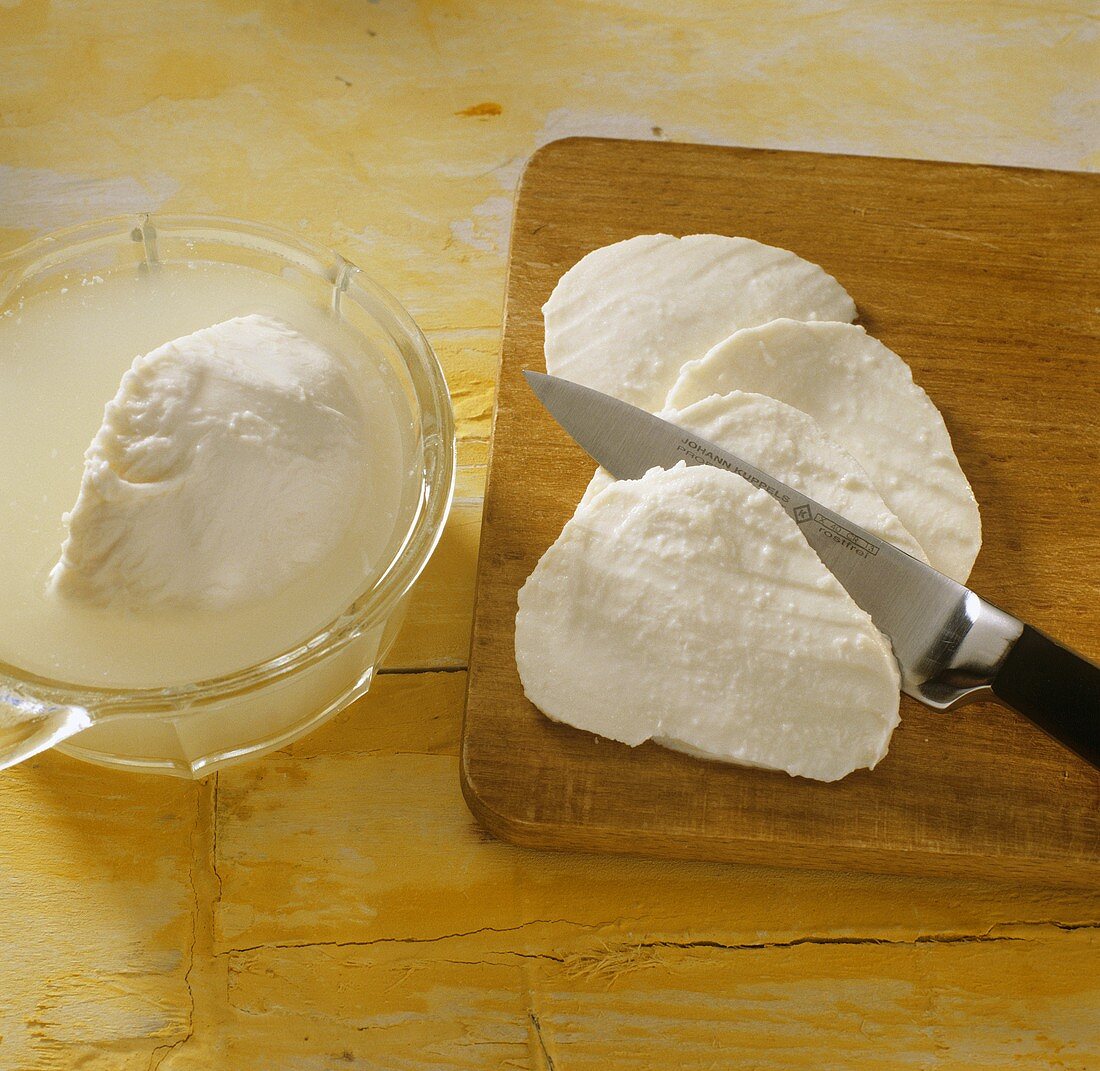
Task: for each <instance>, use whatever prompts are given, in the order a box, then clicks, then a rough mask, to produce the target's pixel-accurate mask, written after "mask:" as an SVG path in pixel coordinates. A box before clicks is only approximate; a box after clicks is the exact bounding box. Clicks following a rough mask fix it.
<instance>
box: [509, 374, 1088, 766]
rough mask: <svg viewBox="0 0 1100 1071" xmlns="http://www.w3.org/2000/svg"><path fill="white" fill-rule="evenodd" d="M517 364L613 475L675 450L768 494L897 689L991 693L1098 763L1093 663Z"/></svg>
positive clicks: (950, 704)
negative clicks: (861, 618)
mask: <svg viewBox="0 0 1100 1071" xmlns="http://www.w3.org/2000/svg"><path fill="white" fill-rule="evenodd" d="M523 374H524V376H525V377H526V379H527V382H528V384H529V385H530V387H531V389H532V390H533V391H534V392H535V394H536V395H537V396H538V399H539V401H541V402H542V404H543V405H544V406H545V407H546V408H547V409H548V410H549V412H550V415H551V416H553V417H554V419H555V420H556V421H557V422H558V423H559V424H560V425H561V426H562V427H563V428H564V429H565V430H566V431H567V432H568V433H569V434H570V436H572V438H573V439H574V440H576V442H577V443H578V444H579V445H580V446H581V447H583V448H584V450H585V451H586V452H587V453H588V454H589V455H590V456H591V457H592V458H593V460H595V461H597V462H599V464H600V465H602V466H603V467H604V468H605V469H607V471H608V472H610V473H611V475H612V476H614V477H615V478H616V479H620V480H636V479H638V478H639V477H641V476H644V475H645V473H646V472H648V471H649V470H650V469H652V468H671V467H672V466H673V465H675V464H676V463H677V462H680V461H685V462H687V464H689V465H713V466H715V467H717V468H722V469H728V470H729V471H731V472H735V473H737V475H739V476H742V477H744V478H745V479H746V480H748V481H749V482H750V483H752V484H755V485H756V486H757V487H761V488H763V489H764V490H765V491H767V492H768V493H769V494H771V495H772V496H773V497H774V498H776V499H777V500H778V501H779V504H780V505H781V506H782V507H783V508H784V509H785V510H786V511H787V513H788V514H789V515H790V516H791V517H792V518H793V519H794V521H795V522H796V523H797V524H798V526H799V528H800V529H801V530H802V534H803V535H804V536H805V537H806V540H807V542H808V543H809V544H810V546H811V547H813V548H814V550H815V551H816V552H817V555H818V557H819V558H820V559H821V560H822V562H824V564H825V565H826V567H827V568H828V569H830V570H831V571H832V573H833V575H834V576H836V578H837V579H838V580H839V581H840V582H841V584H843V585H844V587H845V588H846V589H847V590H848V594H849V595H851V596H852V598H853V599H854V600H855V602H856V603H857V604H858V605H859V606H860V607H861V608H862V609H864V610H865V611H866V612H867V613H868V614H870V616H871V620H872V621H874V623H875V626H876V627H877V628H878V629H879V631H880V632H882V633H884V634H885V635H886V636H887V637H888V638H889V640H890V642H891V643H892V644H893V647H894V655H895V657H896V658H897V660H898V666H899V669H900V671H901V690H902V691H903V692H905V693H906V695H911V696H912V697H913V698H914V699H917V700H919V701H920V702H921V703H924V704H925V705H926V706H929V707H932V708H934V709H935V710H945V711H946V710H951V709H953V708H954V707H957V706H960V705H961V704H963V703H967V702H971V701H973V700H976V699H984V698H988V697H989V696H995V697H996V698H997V699H999V700H1000V701H1001V702H1002V703H1004V704H1005V705H1006V706H1009V707H1011V708H1013V709H1014V710H1016V711H1018V712H1019V713H1021V714H1023V715H1024V716H1025V717H1027V718H1029V719H1030V720H1031V721H1033V722H1034V723H1035V724H1036V725H1038V726H1039V728H1041V729H1043V730H1044V731H1045V732H1047V733H1048V734H1049V735H1050V736H1052V737H1054V739H1055V740H1058V741H1060V742H1061V743H1062V744H1064V745H1065V746H1066V747H1068V748H1070V749H1071V750H1072V751H1075V752H1076V753H1077V754H1078V755H1080V756H1081V757H1082V758H1083V759H1086V760H1087V761H1088V762H1090V763H1092V764H1093V765H1094V766H1097V767H1100V666H1097V665H1096V664H1094V663H1093V662H1090V661H1089V660H1088V659H1086V658H1084V657H1082V656H1081V655H1079V654H1077V653H1076V652H1074V651H1071V650H1070V649H1069V648H1067V647H1064V646H1062V644H1060V643H1058V642H1056V641H1055V640H1052V639H1051V638H1050V637H1049V636H1047V635H1045V634H1044V633H1042V632H1040V631H1039V630H1038V629H1035V628H1032V627H1031V626H1030V625H1026V624H1024V622H1022V621H1020V620H1018V619H1017V618H1015V617H1013V616H1012V615H1011V614H1007V613H1005V612H1004V610H1001V609H999V608H998V607H996V606H994V605H993V604H992V603H990V602H987V601H986V600H985V599H983V598H981V597H980V596H978V595H976V594H975V593H974V592H973V591H971V590H970V589H969V588H966V587H963V585H962V584H959V583H957V582H956V581H954V580H952V579H951V578H950V577H947V576H944V575H943V573H939V572H937V571H936V570H935V569H933V568H931V567H930V566H928V565H925V564H924V563H923V562H920V561H918V560H917V559H916V558H914V557H912V556H911V555H909V554H906V553H905V551H903V550H899V549H898V548H897V547H895V546H893V544H891V543H887V542H884V541H883V540H881V539H879V538H878V537H877V536H873V535H871V533H870V532H868V531H866V530H865V529H863V528H861V527H860V526H859V525H857V524H855V523H854V522H852V521H849V520H847V519H846V518H844V517H842V516H840V515H839V514H837V513H834V512H833V511H832V510H830V509H828V508H827V507H825V506H823V505H821V503H820V502H816V501H814V499H812V498H807V496H806V495H804V494H802V493H801V492H800V491H797V490H795V488H793V487H788V486H787V485H786V484H785V483H782V482H781V481H780V480H777V479H776V478H775V477H774V476H771V475H769V474H768V473H767V472H764V471H763V470H762V469H759V468H757V467H756V466H755V465H753V464H751V463H750V462H748V461H745V460H744V459H743V458H740V457H738V456H737V455H736V454H732V453H730V451H728V450H725V449H723V448H722V447H720V446H717V445H716V444H714V443H712V442H708V441H707V440H705V439H701V438H700V437H699V436H698V435H695V434H694V433H693V432H691V431H688V430H687V429H685V428H680V427H677V426H676V425H675V424H671V423H669V422H668V421H667V420H662V419H661V418H660V417H657V416H654V415H653V414H652V413H647V412H646V411H645V410H644V409H638V408H637V407H636V406H633V405H630V404H628V403H627V402H623V401H620V400H619V399H618V398H612V397H611V396H610V395H607V394H602V393H601V392H600V391H596V390H592V389H591V388H590V387H584V386H581V385H580V384H579V383H573V382H571V381H570V380H567V379H561V378H559V377H558V376H548V375H543V374H542V373H541V372H529V371H528V372H524V373H523Z"/></svg>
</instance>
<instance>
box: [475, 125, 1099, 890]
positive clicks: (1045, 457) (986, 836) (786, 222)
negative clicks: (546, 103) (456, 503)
mask: <svg viewBox="0 0 1100 1071" xmlns="http://www.w3.org/2000/svg"><path fill="white" fill-rule="evenodd" d="M1098 189H1100V184H1098V181H1097V177H1096V176H1090V175H1083V174H1068V173H1056V172H1049V171H1034V170H1022V169H1011V168H994V167H976V166H968V165H958V164H943V163H925V162H918V161H911V160H888V159H874V158H864V157H852V156H832V155H819V154H813V153H793V152H773V151H764V150H756V149H735V148H716V147H706V146H697V145H670V144H659V143H648V142H628V141H609V140H602V139H570V140H566V141H559V142H556V143H554V144H552V145H548V146H546V147H545V148H544V149H542V150H540V151H539V152H538V153H536V155H535V156H534V157H533V158H532V159H531V161H530V163H529V164H528V166H527V170H526V172H525V174H524V176H523V181H522V184H521V187H520V192H519V198H518V202H517V205H516V213H515V222H514V228H513V232H512V251H511V265H510V273H509V278H508V293H507V304H506V310H505V330H504V342H503V349H502V356H501V367H500V385H499V391H498V398H497V409H496V417H495V423H494V431H493V447H492V456H491V464H490V471H489V482H488V488H487V492H486V501H485V519H484V527H483V530H482V539H481V554H480V560H479V563H478V578H477V604H476V613H475V620H474V629H473V640H472V648H471V655H470V674H469V690H468V695H467V705H466V720H465V729H464V735H463V749H462V784H463V790H464V793H465V796H466V799H467V801H468V803H469V805H470V808H471V809H472V810H473V812H474V814H475V815H476V816H477V817H478V819H479V820H480V821H481V822H482V823H483V824H484V825H485V826H486V827H487V828H488V829H490V830H491V831H492V832H493V833H496V834H498V835H499V836H501V837H503V838H505V839H506V840H510V841H514V842H516V843H518V844H523V845H528V846H534V847H552V848H581V849H592V850H598V851H618V852H632V853H643V854H651V855H657V856H668V857H680V858H688V859H713V860H737V861H746V862H754V863H768V864H777V865H783V866H795V867H814V868H854V869H863V870H874V871H886V872H890V871H893V872H902V873H914V874H933V873H935V874H969V875H979V876H983V875H984V876H991V877H1001V878H1011V879H1020V878H1024V879H1034V880H1038V881H1041V882H1047V881H1049V882H1056V883H1067V882H1068V883H1085V884H1094V883H1095V882H1096V881H1097V879H1098V878H1100V773H1098V771H1096V770H1095V769H1093V768H1092V767H1090V766H1088V765H1087V764H1086V763H1084V762H1083V761H1081V760H1079V759H1077V758H1076V757H1075V756H1073V755H1071V754H1070V753H1069V752H1067V751H1065V750H1063V749H1062V748H1061V747H1059V746H1058V745H1057V744H1055V743H1054V742H1052V741H1051V740H1049V739H1047V737H1045V736H1044V735H1043V734H1042V733H1041V732H1040V731H1039V730H1037V729H1035V728H1033V727H1032V726H1031V725H1030V724H1029V723H1028V722H1026V721H1025V720H1024V719H1022V718H1021V717H1019V716H1017V715H1016V714H1014V713H1012V712H1011V711H1008V710H1005V709H1003V708H1000V707H998V706H995V705H992V704H979V705H975V706H972V707H967V708H964V709H963V710H961V711H958V712H956V713H953V714H937V713H935V712H933V711H931V710H928V709H927V708H925V707H922V706H920V705H919V704H917V703H915V702H913V701H911V700H909V699H908V698H906V697H904V696H903V697H902V723H901V725H900V727H899V728H898V729H897V731H896V732H895V734H894V737H893V741H892V742H891V745H890V753H889V755H888V756H887V757H886V758H885V759H884V760H883V761H882V762H881V763H880V764H879V766H878V767H877V768H876V769H875V770H874V771H873V772H868V771H861V772H859V773H856V774H853V775H851V776H850V777H847V778H845V779H844V780H843V781H841V782H838V783H836V784H830V785H824V784H818V783H815V782H811V781H805V780H802V779H799V778H791V777H788V776H787V775H786V774H781V773H773V772H767V771H761V770H750V769H742V768H738V767H735V766H728V765H721V764H717V763H709V762H704V761H700V760H697V759H692V758H689V757H686V756H684V755H678V754H675V753H673V752H671V751H667V750H665V749H663V748H660V747H658V746H656V745H653V744H646V745H643V746H642V747H639V748H636V749H631V748H628V747H625V746H623V745H621V744H617V743H614V742H612V741H608V740H602V739H599V738H597V737H595V736H592V735H590V734H588V733H584V732H580V731H578V730H575V729H572V728H569V727H566V726H562V725H556V724H553V723H552V722H550V721H549V720H547V719H546V718H545V717H543V716H542V715H541V714H540V713H539V712H538V711H537V710H536V709H535V708H534V707H533V706H532V705H531V704H530V703H529V702H528V701H527V700H526V699H525V698H524V695H523V690H522V688H521V686H520V681H519V677H518V675H517V673H516V666H515V658H514V652H513V635H514V619H515V611H516V592H517V590H518V589H519V587H520V586H521V585H522V583H523V581H524V579H525V578H526V577H527V575H528V574H529V573H530V572H531V570H532V569H533V568H534V566H535V563H536V562H537V561H538V559H539V557H540V555H541V554H542V553H543V551H544V550H545V549H546V548H547V547H548V546H549V545H550V543H552V542H553V541H554V539H555V538H556V537H557V535H558V533H559V532H560V531H561V528H562V526H563V525H564V524H565V522H566V520H567V519H568V518H569V517H570V515H571V514H572V512H573V509H574V507H575V505H576V503H577V501H578V500H579V498H580V496H581V493H582V491H583V490H584V487H585V484H586V483H587V481H588V479H589V477H590V476H591V473H592V470H593V465H592V463H591V462H590V461H589V459H588V458H587V457H586V456H585V455H584V453H583V452H582V451H581V450H580V449H579V448H578V447H577V446H575V445H574V444H573V443H572V442H571V441H570V440H569V439H568V437H567V436H566V435H565V433H564V432H562V431H561V430H560V429H559V428H558V427H557V426H556V425H555V424H554V422H553V421H552V420H551V419H550V417H549V416H548V415H547V414H546V413H545V412H544V411H543V410H542V409H541V408H540V406H539V404H538V403H537V402H536V400H535V398H534V396H533V395H532V394H531V393H530V391H529V390H528V389H527V387H526V384H525V383H524V381H523V379H522V378H521V376H520V370H521V369H522V368H535V369H540V370H541V369H543V367H544V362H543V356H542V342H543V326H542V315H541V311H540V307H541V305H542V304H543V302H544V301H545V300H546V298H547V297H548V296H549V294H550V291H551V290H552V289H553V287H554V284H555V283H556V282H557V280H558V278H559V277H560V276H561V275H562V273H563V272H565V271H566V270H567V269H568V268H569V267H570V266H571V265H572V264H574V263H575V262H576V261H578V260H579V259H580V258H581V257H582V256H583V255H584V254H585V253H587V252H589V251H590V250H592V249H594V248H596V247H597V246H602V245H606V244H607V243H609V242H615V241H619V240H621V239H623V238H628V237H630V236H632V235H635V234H643V233H648V232H655V231H665V232H669V233H672V234H678V235H682V234H692V233H697V232H716V233H719V234H733V235H746V236H748V237H750V238H755V239H758V240H759V241H762V242H767V243H769V244H772V245H778V246H783V247H785V248H787V249H791V250H794V251H795V252H796V253H798V254H799V255H801V256H803V257H806V258H807V259H809V260H812V261H815V262H816V263H818V264H821V265H822V266H823V267H824V268H825V269H826V270H827V271H829V272H830V273H832V274H833V275H835V276H836V277H837V278H838V279H839V280H840V282H841V283H842V284H843V285H844V286H845V287H846V288H847V289H848V291H849V292H850V293H851V294H852V296H853V297H854V298H855V301H856V303H857V305H858V306H859V310H860V322H861V323H862V324H863V325H864V326H865V327H866V328H867V329H868V331H870V332H871V333H872V334H873V335H875V336H877V337H878V338H880V339H882V340H883V341H884V342H885V343H886V344H887V345H888V346H890V347H891V348H892V349H894V350H896V351H897V352H898V353H900V354H901V355H902V357H904V358H905V359H906V360H907V361H908V362H909V364H910V365H911V366H912V369H913V374H914V376H915V378H916V380H917V382H918V383H920V384H921V386H923V387H924V388H925V389H926V390H927V391H928V393H929V394H930V395H931V396H932V399H933V400H934V401H935V402H936V404H937V405H938V406H939V407H940V409H941V411H942V412H943V415H944V418H945V420H946V421H947V425H948V428H949V429H950V431H951V434H952V436H953V439H954V442H955V447H956V450H957V453H958V455H959V459H960V461H961V462H962V466H963V469H964V470H965V471H966V473H967V475H968V476H969V478H970V480H971V482H972V484H973V486H974V491H975V494H976V495H977V498H978V501H979V503H980V504H981V507H982V518H983V523H984V530H985V531H984V536H985V544H984V547H983V549H982V552H981V555H980V557H979V558H978V563H977V566H976V568H975V570H974V573H973V575H972V577H971V584H972V586H973V587H974V588H975V589H976V590H977V591H979V592H981V594H983V595H984V596H986V597H987V598H989V599H991V600H992V601H994V602H996V603H998V604H999V605H1001V606H1003V607H1004V608H1005V609H1007V610H1009V611H1010V612H1013V613H1015V614H1017V615H1018V616H1020V617H1022V618H1024V619H1025V620H1027V621H1029V622H1031V623H1032V624H1034V625H1035V626H1037V627H1039V628H1041V629H1043V630H1045V631H1047V632H1049V633H1051V634H1052V635H1054V636H1056V637H1058V638H1060V639H1062V640H1063V641H1065V642H1067V643H1069V644H1070V645H1071V646H1074V647H1076V648H1077V649H1078V650H1080V651H1082V652H1083V653H1085V654H1087V655H1089V656H1091V657H1092V658H1094V659H1095V658H1100V628H1098V623H1100V606H1098V603H1100V538H1098V534H1097V533H1098V532H1100V510H1098V505H1097V496H1098V488H1097V480H1098V477H1100V435H1098V430H1097V423H1098V421H1100V345H1098V341H1097V331H1096V327H1097V312H1098V306H1100V293H1098V288H1097V285H1096V269H1097V258H1096V254H1097V252H1098V250H1097V240H1096V239H1097V232H1096V219H1097V215H1096V210H1097V207H1098V205H1097V192H1098ZM607 701H608V702H609V703H610V702H614V701H615V697H614V696H613V695H609V696H608V697H607Z"/></svg>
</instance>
